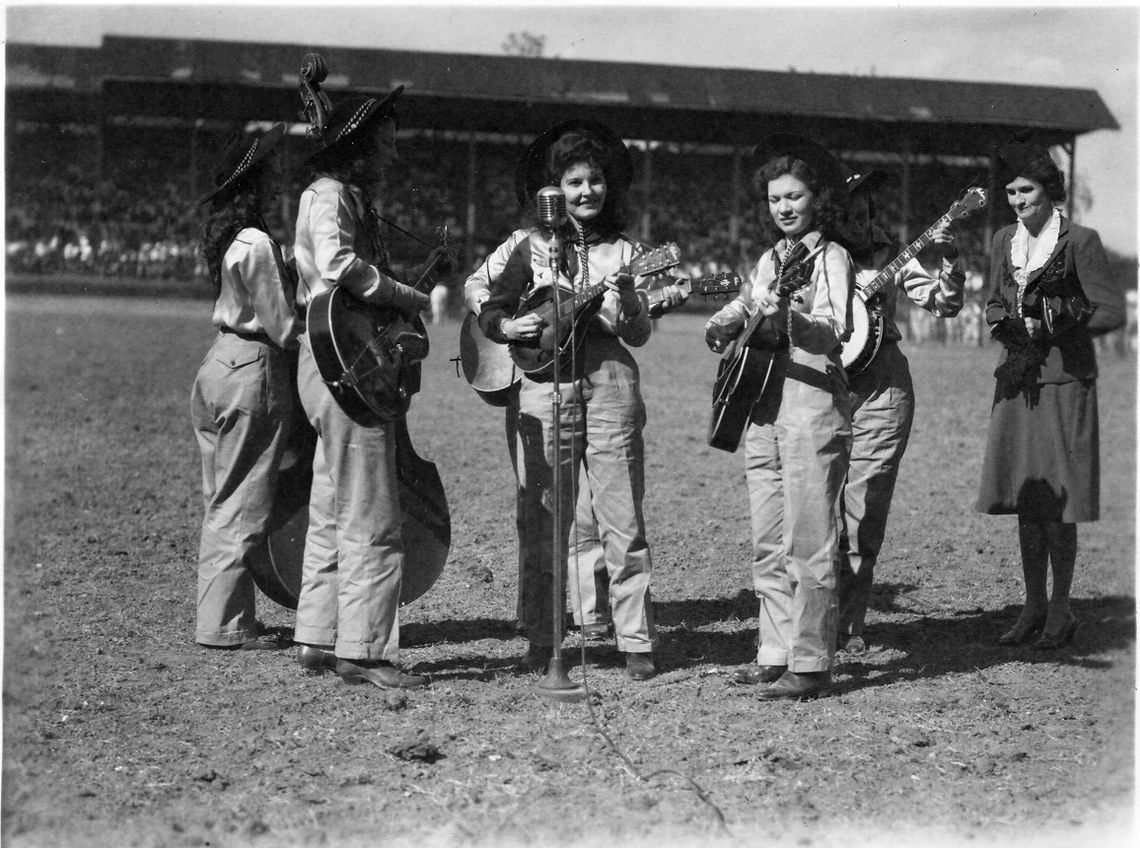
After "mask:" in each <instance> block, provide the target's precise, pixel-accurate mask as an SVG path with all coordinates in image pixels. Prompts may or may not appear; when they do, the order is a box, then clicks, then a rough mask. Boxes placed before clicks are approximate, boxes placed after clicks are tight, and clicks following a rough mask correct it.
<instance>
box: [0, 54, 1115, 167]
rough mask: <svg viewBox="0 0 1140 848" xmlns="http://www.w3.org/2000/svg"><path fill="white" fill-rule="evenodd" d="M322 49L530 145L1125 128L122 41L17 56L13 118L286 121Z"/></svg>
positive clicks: (1057, 114)
mask: <svg viewBox="0 0 1140 848" xmlns="http://www.w3.org/2000/svg"><path fill="white" fill-rule="evenodd" d="M314 50H315V51H317V52H320V53H322V54H323V55H324V56H325V59H326V60H327V62H328V65H329V68H330V78H329V80H328V81H327V82H326V88H327V89H328V90H329V91H330V93H331V94H332V96H333V97H334V99H335V96H336V92H337V91H338V90H345V89H350V88H351V89H353V90H362V91H387V90H389V89H390V88H392V87H394V86H395V85H398V84H403V85H405V86H406V91H405V96H404V102H405V104H406V105H405V108H404V110H403V111H402V119H401V120H402V122H403V123H404V124H405V125H406V126H414V127H425V128H437V129H456V128H462V129H465V130H473V131H480V132H498V133H508V134H517V135H533V134H534V133H537V132H538V131H539V130H541V129H542V128H544V127H546V126H548V125H549V124H550V123H552V122H553V121H555V120H559V119H562V118H564V117H565V116H566V113H567V112H568V111H571V110H572V111H573V112H574V113H575V114H577V115H580V116H582V117H590V118H594V119H597V120H602V121H606V122H607V123H610V124H611V125H613V126H614V127H615V128H616V129H618V131H619V132H622V133H623V134H624V135H626V136H627V137H632V138H649V139H656V140H663V141H677V142H693V143H718V144H742V145H744V144H750V143H754V142H755V141H756V140H757V139H758V137H760V136H762V135H766V134H768V133H770V132H776V131H782V130H789V129H793V130H796V131H799V132H804V133H808V134H812V135H814V136H816V137H818V138H819V139H820V140H822V141H824V142H826V143H828V144H829V145H831V146H832V147H834V148H835V149H845V150H887V151H892V150H898V149H900V146H902V145H905V147H906V149H909V150H910V151H912V152H915V153H920V152H926V153H943V154H955V155H985V154H988V153H989V151H990V149H991V148H992V146H993V145H994V144H999V143H1002V142H1004V141H1005V140H1007V139H1008V138H1009V137H1010V136H1011V135H1012V134H1013V133H1014V132H1023V131H1027V130H1028V131H1030V132H1032V133H1033V134H1034V137H1035V138H1037V139H1038V140H1040V141H1042V142H1045V143H1049V144H1062V143H1066V142H1069V141H1071V140H1072V139H1074V138H1075V137H1076V136H1078V135H1081V134H1083V133H1088V132H1092V131H1094V130H1100V129H1119V125H1118V124H1117V122H1116V119H1115V118H1114V117H1113V116H1112V114H1111V113H1110V112H1109V110H1108V108H1107V107H1106V106H1105V104H1104V102H1103V100H1102V99H1101V97H1100V95H1099V94H1098V93H1097V92H1096V91H1095V90H1092V89H1078V88H1065V87H1057V86H1028V85H1008V84H1003V83H973V82H950V81H942V80H924V79H902V78H888V77H873V76H843V75H835V74H815V73H797V72H793V71H789V72H776V71H756V70H741V69H731V68H709V67H683V66H677V65H651V64H642V63H624V62H592V61H580V60H563V59H541V58H540V59H535V58H520V57H513V56H484V55H473V54H460V53H428V52H417V51H406V50H372V49H356V48H339V47H317V46H313V45H309V46H304V45H290V44H249V43H240V42H227V41H208V40H182V39H161V38H136V37H125V36H106V37H105V38H104V40H103V44H102V46H101V47H99V48H60V47H45V46H36V45H21V44H12V43H9V44H8V45H7V89H8V99H9V103H8V112H9V115H10V117H13V116H14V117H21V116H28V117H32V115H33V114H41V113H44V112H52V111H55V110H53V109H52V108H51V104H52V103H53V102H55V101H57V100H58V101H59V102H61V103H64V104H67V106H66V107H64V108H65V109H66V108H70V109H75V108H77V107H76V105H75V100H76V97H77V96H79V95H83V94H86V95H88V96H89V95H91V94H93V93H98V94H100V95H101V104H100V106H99V107H98V108H100V109H101V110H102V114H112V115H113V114H136V115H147V116H168V117H213V118H228V119H231V120H235V119H247V118H251V119H255V118H256V119H260V118H264V119H267V120H281V119H287V118H289V117H291V116H294V115H295V114H296V112H297V109H298V107H299V103H300V100H299V98H298V96H297V93H296V84H297V71H298V68H299V67H300V63H301V58H302V56H303V55H304V54H305V53H307V52H310V51H314ZM13 112H14V113H15V114H14V115H13ZM29 113H32V114H29Z"/></svg>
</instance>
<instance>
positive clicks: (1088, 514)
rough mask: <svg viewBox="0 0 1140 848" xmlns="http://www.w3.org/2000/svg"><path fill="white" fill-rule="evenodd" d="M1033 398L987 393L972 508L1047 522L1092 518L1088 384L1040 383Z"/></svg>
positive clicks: (1091, 383)
mask: <svg viewBox="0 0 1140 848" xmlns="http://www.w3.org/2000/svg"><path fill="white" fill-rule="evenodd" d="M1037 388H1038V389H1039V390H1040V396H1039V397H1037V398H1035V399H1033V401H1032V402H1031V401H1030V399H1029V398H1028V397H1027V396H1026V394H1025V393H1022V394H1020V395H1018V396H1017V397H1015V398H1013V399H1010V400H1005V399H1001V398H998V397H997V396H996V393H995V398H994V405H993V409H992V411H991V413H990V429H989V435H988V437H987V439H986V458H985V461H984V462H983V463H982V482H981V485H980V487H979V489H978V502H977V504H975V506H974V508H975V509H976V510H977V511H978V512H982V513H987V514H989V515H1011V514H1018V515H1024V516H1026V517H1029V518H1037V519H1041V520H1049V521H1064V522H1066V523H1072V522H1077V521H1096V520H1097V519H1098V518H1099V517H1100V445H1099V437H1098V432H1099V426H1098V424H1097V401H1096V380H1091V379H1090V380H1078V381H1074V382H1071V383H1043V384H1039V385H1038V387H1037Z"/></svg>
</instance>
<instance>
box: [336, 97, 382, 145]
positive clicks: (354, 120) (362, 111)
mask: <svg viewBox="0 0 1140 848" xmlns="http://www.w3.org/2000/svg"><path fill="white" fill-rule="evenodd" d="M375 105H376V98H375V97H369V98H368V99H367V100H365V101H364V102H363V103H362V104H360V108H359V109H357V110H356V114H354V115H353V116H352V117H351V118H349V119H348V123H346V124H345V125H344V126H343V127H342V128H341V130H340V132H338V133H337V134H336V138H334V139H333V141H334V142H337V141H340V140H341V139H342V138H344V137H345V136H346V135H348V134H349V133H350V132H352V131H353V130H355V129H356V128H357V127H359V126H360V124H361V122H362V121H363V120H364V118H365V116H366V114H367V113H368V111H369V110H370V109H371V108H372V107H373V106H375Z"/></svg>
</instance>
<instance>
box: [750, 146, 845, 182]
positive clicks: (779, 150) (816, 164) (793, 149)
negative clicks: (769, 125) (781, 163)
mask: <svg viewBox="0 0 1140 848" xmlns="http://www.w3.org/2000/svg"><path fill="white" fill-rule="evenodd" d="M777 156H794V157H795V158H796V159H799V160H801V161H803V162H805V163H807V165H808V167H810V168H811V169H812V170H813V171H815V172H816V174H817V175H818V176H819V178H820V179H821V180H823V181H824V182H826V183H829V184H830V185H831V186H832V188H833V189H835V190H836V191H837V192H839V193H841V194H843V193H846V191H847V188H846V183H847V181H846V180H845V179H844V175H843V171H842V169H841V168H840V167H839V160H838V159H836V158H835V157H834V156H832V155H831V152H830V151H829V150H828V149H827V148H826V147H824V146H823V145H822V144H819V143H818V142H815V141H812V140H811V139H809V138H806V137H804V136H802V135H800V134H798V133H790V132H789V133H775V134H774V135H770V136H768V137H767V138H765V139H763V140H762V141H761V142H760V143H759V144H757V145H756V147H755V148H754V149H753V151H752V161H753V163H754V164H755V166H756V167H757V168H761V167H763V166H764V164H765V163H767V162H768V161H769V160H770V159H773V158H775V157H777Z"/></svg>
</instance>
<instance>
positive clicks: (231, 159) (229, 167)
mask: <svg viewBox="0 0 1140 848" xmlns="http://www.w3.org/2000/svg"><path fill="white" fill-rule="evenodd" d="M285 130H286V127H285V124H282V123H277V124H274V125H273V126H272V127H270V128H269V129H268V130H266V131H265V132H264V133H261V134H255V133H234V135H233V136H231V137H230V139H229V140H228V141H227V142H226V146H225V147H224V148H223V150H222V158H221V159H220V160H219V161H218V164H216V165H215V166H214V189H213V190H212V191H211V192H210V193H209V194H207V195H206V196H205V197H203V198H202V199H201V200H199V201H198V203H199V204H202V203H206V202H207V201H210V200H213V198H214V197H216V196H217V195H218V194H220V193H221V192H223V191H225V190H226V189H227V188H229V187H230V186H232V185H233V184H234V183H236V182H237V181H238V180H240V179H241V178H242V177H244V176H245V175H246V174H248V173H250V172H251V171H252V170H253V169H254V168H255V167H257V164H258V163H259V162H260V161H261V160H262V159H264V158H265V157H266V156H268V155H269V154H270V153H271V152H272V151H273V148H275V147H276V146H277V145H278V144H279V143H280V142H281V139H282V138H284V137H285Z"/></svg>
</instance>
